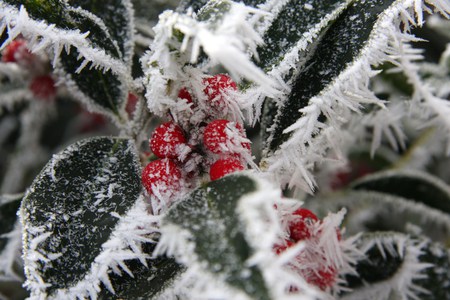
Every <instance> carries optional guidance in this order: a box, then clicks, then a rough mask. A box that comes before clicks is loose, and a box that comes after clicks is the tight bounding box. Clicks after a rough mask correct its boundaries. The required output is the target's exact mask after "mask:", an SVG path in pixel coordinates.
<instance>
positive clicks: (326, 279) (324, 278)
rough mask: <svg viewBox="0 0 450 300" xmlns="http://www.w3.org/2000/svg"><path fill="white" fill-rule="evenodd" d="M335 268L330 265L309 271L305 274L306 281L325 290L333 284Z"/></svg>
mask: <svg viewBox="0 0 450 300" xmlns="http://www.w3.org/2000/svg"><path fill="white" fill-rule="evenodd" d="M337 275H338V274H337V271H336V269H334V268H332V267H330V268H328V269H322V270H319V271H317V272H311V274H308V275H307V276H306V278H305V279H306V281H307V282H308V283H310V284H313V285H315V286H317V287H318V288H320V289H321V290H326V289H327V288H328V287H331V286H333V284H334V283H335V282H336V277H337Z"/></svg>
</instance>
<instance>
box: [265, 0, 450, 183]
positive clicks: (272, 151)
mask: <svg viewBox="0 0 450 300" xmlns="http://www.w3.org/2000/svg"><path fill="white" fill-rule="evenodd" d="M428 4H430V5H433V6H435V7H436V8H437V9H438V10H439V11H440V12H441V13H442V14H444V15H445V14H446V13H448V10H449V7H448V5H447V4H446V3H445V1H440V0H436V1H429V2H428V1H427V3H426V4H425V3H424V2H423V1H415V2H414V3H413V2H412V1H392V0H367V1H354V2H352V3H351V4H350V5H349V7H348V8H346V9H345V10H344V11H343V12H342V13H341V14H340V15H339V16H338V17H337V18H336V19H335V20H334V21H333V22H331V24H330V26H329V27H328V28H327V30H326V31H325V32H324V33H323V34H321V35H320V36H319V39H318V40H317V42H315V44H314V47H312V48H311V50H310V51H309V53H308V55H307V56H306V57H305V61H304V63H303V64H302V68H301V70H300V71H299V72H298V75H297V76H296V78H295V80H294V81H293V84H292V88H291V89H290V92H289V94H288V95H287V96H286V97H285V98H282V99H275V100H276V101H275V102H276V106H277V113H276V114H275V115H273V114H271V113H269V116H268V118H266V119H265V122H268V124H266V130H267V131H268V132H269V134H268V138H267V144H266V145H265V148H266V149H265V156H266V157H267V158H266V159H265V160H264V162H263V164H264V165H265V166H267V167H268V168H267V169H268V171H269V172H270V173H272V174H274V177H275V178H276V179H277V181H279V182H280V183H281V184H283V185H289V186H290V187H297V188H302V189H304V190H306V191H312V190H313V189H314V187H315V185H316V183H315V181H314V178H313V177H312V175H311V173H310V170H312V169H313V168H314V166H315V165H317V164H318V163H320V162H321V161H322V159H323V157H324V156H325V155H327V154H330V152H333V153H331V154H332V155H335V156H337V157H338V158H339V157H340V156H341V153H340V150H341V147H342V146H341V145H340V143H341V139H340V137H341V135H342V128H343V126H344V125H345V124H346V123H347V122H349V120H350V118H351V116H352V115H354V114H355V113H360V112H361V108H363V107H364V105H367V104H376V105H378V106H380V107H384V105H383V102H382V101H381V100H380V99H378V98H377V97H376V96H375V94H374V92H373V91H371V90H370V85H369V83H370V80H371V78H372V77H373V76H374V75H375V74H376V73H377V71H375V70H373V69H372V68H373V66H377V65H380V64H381V63H383V62H385V61H391V62H394V63H396V64H402V61H400V60H399V61H397V58H399V57H403V56H404V55H403V51H404V47H403V46H404V44H406V43H409V42H411V41H412V40H414V37H412V36H411V35H409V34H408V33H407V32H405V31H408V30H409V29H410V28H411V26H412V25H421V24H422V21H423V12H424V11H426V12H428V11H430V9H429V7H428V6H427V5H428ZM407 56H408V57H412V56H413V54H412V52H411V51H410V52H408V53H407ZM272 106H273V104H272ZM329 150H330V151H329ZM299 158H300V159H299ZM292 161H295V164H292Z"/></svg>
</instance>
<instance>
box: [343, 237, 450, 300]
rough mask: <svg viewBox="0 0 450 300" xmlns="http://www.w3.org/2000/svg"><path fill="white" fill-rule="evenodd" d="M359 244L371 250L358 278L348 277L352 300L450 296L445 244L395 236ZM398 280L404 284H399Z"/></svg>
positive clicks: (365, 239) (358, 267)
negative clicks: (386, 296) (395, 296)
mask: <svg viewBox="0 0 450 300" xmlns="http://www.w3.org/2000/svg"><path fill="white" fill-rule="evenodd" d="M359 243H360V246H362V245H364V247H367V246H369V248H368V249H367V251H366V255H365V257H364V258H363V259H362V260H360V261H358V263H357V265H356V271H357V273H358V275H348V276H347V277H346V281H347V286H348V287H349V288H351V289H352V290H353V291H352V292H349V293H348V296H349V297H348V298H349V299H373V298H374V297H381V295H380V293H383V294H387V295H388V296H392V295H397V297H399V298H400V299H410V298H411V299H412V295H415V297H416V298H417V299H448V297H449V296H450V289H449V288H450V280H449V279H450V271H449V266H450V261H449V258H450V256H449V252H448V249H445V248H444V247H443V246H442V245H441V244H437V243H430V242H429V241H428V240H424V239H422V238H420V237H418V238H410V237H409V236H406V235H402V234H398V233H394V232H376V233H368V234H364V235H363V236H362V237H361V239H360V240H359ZM405 265H408V266H405ZM398 276H400V277H401V278H402V279H401V280H402V281H403V282H400V283H395V282H399V280H398V279H395V277H398ZM389 281H392V282H393V283H392V284H391V283H389ZM408 281H410V282H409V284H408ZM375 284H378V285H381V286H378V287H375V286H374V285H375ZM412 285H415V287H414V288H412ZM352 294H353V295H352ZM342 298H343V299H347V297H345V296H344V297H342Z"/></svg>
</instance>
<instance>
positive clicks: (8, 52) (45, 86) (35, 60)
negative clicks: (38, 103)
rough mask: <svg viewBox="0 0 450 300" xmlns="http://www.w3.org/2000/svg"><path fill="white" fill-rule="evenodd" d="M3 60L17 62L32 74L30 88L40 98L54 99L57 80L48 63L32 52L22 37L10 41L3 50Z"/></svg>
mask: <svg viewBox="0 0 450 300" xmlns="http://www.w3.org/2000/svg"><path fill="white" fill-rule="evenodd" d="M1 61H2V62H4V63H15V64H17V65H18V66H20V67H21V68H23V69H26V70H27V71H28V72H27V74H29V75H30V78H28V80H29V84H28V89H29V90H30V91H31V92H32V94H33V96H34V97H35V98H37V99H40V100H52V99H54V98H55V96H56V87H55V81H54V80H53V78H52V76H51V75H50V74H49V71H48V69H47V68H46V67H45V65H46V63H45V62H44V61H43V60H42V59H41V58H40V57H37V56H36V55H34V54H33V53H31V52H30V50H29V49H28V47H27V43H26V41H25V40H24V39H22V38H17V39H15V40H14V41H12V42H10V43H9V44H8V45H7V46H6V47H5V49H4V50H3V52H2V58H1Z"/></svg>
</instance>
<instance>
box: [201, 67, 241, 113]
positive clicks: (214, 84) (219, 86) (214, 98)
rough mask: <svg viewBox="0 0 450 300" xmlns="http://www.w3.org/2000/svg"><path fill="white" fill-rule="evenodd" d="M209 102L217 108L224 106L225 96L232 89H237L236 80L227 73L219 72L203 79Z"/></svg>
mask: <svg viewBox="0 0 450 300" xmlns="http://www.w3.org/2000/svg"><path fill="white" fill-rule="evenodd" d="M203 83H204V84H205V89H204V90H203V92H204V93H205V95H206V96H208V100H209V103H210V104H211V105H212V106H213V107H215V108H219V109H220V108H224V107H223V106H224V103H225V101H224V97H225V95H226V94H227V93H228V92H229V91H230V90H233V91H235V90H237V85H236V82H234V81H233V79H231V78H230V77H229V76H228V75H226V74H217V75H214V76H212V77H209V78H205V79H204V80H203Z"/></svg>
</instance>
